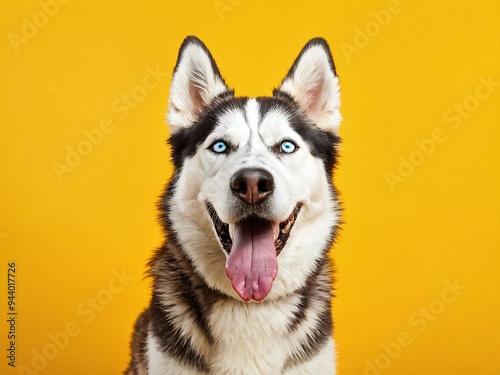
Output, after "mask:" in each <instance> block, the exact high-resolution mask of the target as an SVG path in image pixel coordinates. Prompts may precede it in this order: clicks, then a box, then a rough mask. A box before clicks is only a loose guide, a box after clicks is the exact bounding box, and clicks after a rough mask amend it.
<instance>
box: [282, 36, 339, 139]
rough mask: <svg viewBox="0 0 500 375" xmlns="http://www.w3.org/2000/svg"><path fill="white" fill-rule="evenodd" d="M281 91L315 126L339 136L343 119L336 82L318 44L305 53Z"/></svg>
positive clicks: (284, 82) (326, 57)
mask: <svg viewBox="0 0 500 375" xmlns="http://www.w3.org/2000/svg"><path fill="white" fill-rule="evenodd" d="M280 90H281V91H284V92H286V93H287V94H289V95H291V96H292V97H293V98H294V99H295V100H296V101H297V103H298V104H299V106H300V107H301V108H302V110H303V111H304V112H305V113H306V114H307V115H308V116H309V117H310V118H311V119H312V121H313V122H314V123H315V124H316V125H317V126H319V127H320V128H322V129H324V130H327V131H330V132H332V133H334V134H337V133H338V130H339V126H340V122H341V120H342V116H341V115H340V86H339V79H338V77H337V76H336V75H335V74H334V73H333V71H332V69H331V68H330V64H329V61H328V55H327V54H326V51H325V50H324V49H323V47H322V46H321V45H312V46H310V47H309V48H308V49H307V50H306V51H304V53H303V54H302V56H301V57H300V60H299V62H298V65H297V67H296V69H295V72H294V74H293V75H292V76H291V77H288V78H286V79H285V80H284V81H283V83H282V84H281V86H280Z"/></svg>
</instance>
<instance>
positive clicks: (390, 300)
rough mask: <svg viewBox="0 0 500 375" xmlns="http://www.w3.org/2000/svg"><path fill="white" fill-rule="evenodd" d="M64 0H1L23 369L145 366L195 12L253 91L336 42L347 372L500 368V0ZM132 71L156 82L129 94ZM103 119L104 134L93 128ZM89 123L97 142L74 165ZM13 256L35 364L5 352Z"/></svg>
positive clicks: (2, 194)
mask: <svg viewBox="0 0 500 375" xmlns="http://www.w3.org/2000/svg"><path fill="white" fill-rule="evenodd" d="M46 3H49V4H51V3H52V2H51V1H49V0H42V1H41V2H39V1H14V0H10V1H6V0H2V1H1V2H0V21H1V22H0V69H1V72H0V74H1V75H0V79H1V80H0V85H1V86H0V176H1V177H0V178H1V184H0V213H1V216H0V241H1V243H0V251H1V252H0V270H1V274H3V276H0V280H3V281H1V283H0V291H1V292H0V296H1V298H0V314H1V315H0V322H1V323H0V342H1V345H2V346H1V352H0V353H2V354H1V355H0V372H1V373H2V374H6V375H8V374H16V373H30V374H33V373H35V374H38V373H40V374H73V375H78V374H118V373H120V372H121V371H122V370H123V369H124V368H125V367H126V365H127V362H128V359H129V352H128V342H129V337H130V334H131V331H132V324H133V322H134V319H135V317H136V316H137V314H138V313H139V312H140V311H141V309H142V308H143V307H145V306H146V304H147V301H148V295H149V281H148V280H144V279H143V272H144V269H145V263H146V260H147V258H148V257H149V255H150V254H151V251H152V250H153V249H154V248H155V247H156V246H157V245H159V244H160V242H161V233H160V229H159V226H158V225H157V222H156V213H155V201H156V197H157V196H158V195H159V193H160V192H161V190H162V187H163V185H164V183H165V181H166V180H167V177H168V175H169V173H170V171H171V167H170V165H169V154H168V149H167V147H166V146H165V140H166V139H167V137H168V128H167V126H165V124H164V119H165V112H166V105H167V98H168V88H169V84H170V78H171V71H172V69H173V66H174V64H175V59H176V55H177V49H178V47H179V45H180V43H181V42H182V40H183V38H184V37H185V36H186V35H190V34H194V35H197V36H198V37H200V38H201V39H202V40H203V41H204V42H205V43H206V44H207V45H208V47H209V48H210V50H211V51H212V53H213V55H214V56H215V58H216V60H217V62H218V65H219V67H220V69H221V71H222V73H223V75H224V76H225V78H226V80H227V82H228V83H229V84H230V85H231V86H233V87H235V88H236V92H237V94H240V95H251V96H255V95H268V94H270V93H271V88H272V87H274V86H276V85H278V83H279V82H280V80H281V79H282V78H283V76H284V74H285V73H286V71H287V70H288V68H289V67H290V65H291V64H292V62H293V59H294V58H295V57H296V55H297V54H298V52H299V50H300V48H301V47H302V46H303V45H304V44H305V43H306V42H307V40H309V39H310V38H312V37H315V36H323V37H325V38H326V39H327V40H328V41H329V43H330V45H331V48H332V51H333V54H334V59H335V62H336V65H337V69H338V73H339V76H340V79H341V84H342V100H343V107H342V112H343V116H344V122H343V124H342V127H341V135H342V137H343V140H344V142H343V146H342V159H341V162H340V165H339V168H338V170H337V173H336V183H337V186H338V188H339V189H340V190H341V192H342V200H343V201H344V202H345V203H344V207H345V212H344V218H345V224H344V226H343V228H344V229H343V231H342V232H341V235H340V238H339V240H338V241H337V245H336V247H335V249H334V251H333V257H334V259H335V262H336V268H337V271H338V272H337V283H336V289H337V291H336V294H337V297H336V299H335V301H334V316H335V324H336V328H335V331H336V339H337V343H338V352H339V356H338V367H339V374H340V375H357V374H359V375H361V374H378V373H380V374H387V375H389V374H397V375H423V374H432V375H434V374H436V375H499V374H500V319H499V316H500V294H499V289H500V277H499V273H500V272H499V260H500V255H499V254H500V241H499V234H498V231H499V227H500V200H499V196H500V194H499V192H500V183H499V181H500V179H499V173H498V171H499V160H500V151H499V150H500V147H499V146H498V142H499V138H500V105H499V99H500V87H499V86H498V82H500V2H499V1H472V0H471V1H465V0H459V1H416V0H413V1H411V0H401V1H397V0H393V1H385V0H384V1H348V0H342V1H308V2H295V3H292V2H290V1H284V0H279V1H277V0H276V1H264V0H231V1H230V0H221V1H212V0H205V1H198V2H191V3H190V2H183V1H175V2H166V1H149V2H146V1H138V0H137V1H70V2H67V3H66V4H62V5H59V7H58V8H59V9H57V8H56V7H54V6H52V8H48V9H49V10H43V9H44V6H42V4H46ZM45 8H46V7H45ZM216 8H217V9H216ZM40 12H45V13H46V16H45V17H44V15H43V14H40ZM48 13H52V14H50V15H47V14H48ZM388 15H389V16H388ZM35 22H36V23H37V24H38V25H39V26H40V27H36V29H35V30H33V28H31V29H30V28H29V27H28V26H26V24H27V23H33V24H34V23H35ZM35 26H36V25H35ZM23 27H24V30H23ZM23 32H24V34H23ZM14 34H15V35H17V39H16V37H15V36H14ZM23 35H27V36H29V38H26V40H23V42H22V43H21V42H19V40H20V39H19V38H23V37H24V36H23ZM363 35H364V36H363ZM13 41H14V42H13ZM15 41H17V42H15ZM16 43H21V44H16ZM148 69H149V70H148ZM151 69H152V70H156V69H158V70H159V71H160V73H161V74H160V75H158V76H157V77H156V78H157V81H154V80H152V79H151V78H152V77H149V78H148V75H151V73H150V70H151ZM488 80H489V81H490V84H487V85H485V84H484V82H485V81H488ZM155 82H156V85H153V83H155ZM491 82H493V83H491ZM144 83H146V84H147V87H148V88H147V89H145V88H144ZM488 85H489V86H488ZM153 86H155V87H154V88H153ZM141 87H142V89H141ZM488 90H489V91H488ZM131 93H133V94H135V97H136V98H140V99H141V100H142V101H140V102H138V101H135V102H132V103H131V105H133V106H134V108H131V107H130V112H129V113H125V110H124V109H123V103H122V101H121V100H122V95H129V94H131ZM141 95H142V96H141ZM459 106H460V107H459ZM119 108H121V110H120V109H119ZM459 108H465V109H462V110H461V114H458V113H460V112H457V113H454V111H459ZM103 121H104V122H106V121H110V124H108V127H107V128H106V130H107V131H108V132H107V133H102V134H103V138H102V140H101V141H100V143H99V144H97V145H96V146H92V148H91V149H90V150H89V149H88V148H87V149H85V142H84V141H85V140H86V136H85V135H84V133H83V131H87V132H92V131H93V130H94V134H95V129H98V128H99V126H100V124H101V122H103ZM82 142H83V145H81V143H82ZM96 142H97V141H96ZM79 144H80V147H81V149H82V150H84V151H85V152H86V153H87V154H88V155H86V156H84V157H82V159H81V160H80V161H79V162H75V161H74V160H73V162H74V164H73V165H74V168H70V169H71V172H70V171H66V172H64V173H62V175H61V174H60V175H59V176H58V175H57V174H56V172H55V170H54V163H61V164H65V163H66V158H67V154H68V147H69V149H73V150H75V149H76V148H77V147H78V145H79ZM419 144H420V145H425V146H426V147H427V148H426V151H427V154H424V153H423V151H420V148H419V146H418V145H419ZM87 146H88V144H87ZM420 147H424V146H420ZM403 160H406V162H405V161H403ZM408 160H412V162H413V163H414V164H415V165H416V166H413V169H412V167H409V166H408V164H405V163H409V161H408ZM398 168H399V169H400V171H399V172H398ZM405 168H406V169H405ZM398 174H399V177H398V180H396V182H394V181H395V180H393V179H394V178H395V177H394V176H397V175H398ZM388 176H389V177H388ZM388 179H389V180H391V179H392V181H393V182H392V183H390V182H388ZM8 261H15V262H16V263H17V308H18V312H19V315H18V317H17V319H18V320H17V334H18V340H17V355H18V357H17V365H18V368H17V370H13V369H11V368H9V367H8V366H7V359H6V356H5V354H6V352H7V350H6V349H7V339H6V336H7V330H8V324H7V322H6V320H7V315H6V312H7V311H6V307H7V284H6V283H7V281H6V279H7V276H6V275H7V262H8ZM123 272H124V273H125V279H124V280H121V279H120V278H117V276H116V275H117V273H118V274H122V273H123ZM120 280H121V281H120ZM453 284H456V285H458V286H455V287H453V288H452V287H450V285H453ZM93 300H95V301H97V302H92V301H93ZM99 301H100V302H99ZM426 311H427V312H426ZM68 323H69V328H68ZM66 329H68V330H69V331H70V332H71V333H72V336H71V337H70V336H69V335H68V334H67V333H64V334H63V333H61V332H64V331H65V330H66ZM54 337H56V338H57V337H59V346H60V347H59V348H57V347H55V346H54V345H53V344H51V343H52V340H53V339H54ZM398 340H400V343H399V344H394V342H396V341H398ZM391 343H392V344H391ZM403 344H404V345H403ZM54 348H56V351H54ZM398 348H399V349H398ZM44 351H45V353H46V355H48V356H49V357H51V358H50V359H49V360H47V362H46V363H43V361H42V363H41V364H40V359H39V358H38V361H39V362H37V365H38V369H39V370H40V371H35V370H33V363H32V361H33V358H34V357H35V358H37V357H36V353H43V352H44ZM21 365H23V366H25V370H24V371H20V372H19V366H21ZM26 368H31V369H32V370H33V371H32V372H27V370H26Z"/></svg>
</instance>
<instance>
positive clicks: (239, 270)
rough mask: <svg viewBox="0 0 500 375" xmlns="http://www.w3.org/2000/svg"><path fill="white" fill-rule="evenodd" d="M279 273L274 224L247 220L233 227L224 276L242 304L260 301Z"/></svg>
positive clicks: (269, 289)
mask: <svg viewBox="0 0 500 375" xmlns="http://www.w3.org/2000/svg"><path fill="white" fill-rule="evenodd" d="M277 272H278V260H277V259H276V248H275V246H274V235H273V224H272V223H271V222H268V221H263V220H257V219H248V220H245V221H243V222H241V223H239V224H236V230H235V234H234V239H233V246H232V247H231V253H230V254H229V257H228V259H227V263H226V275H227V277H229V279H230V280H231V284H232V285H233V289H234V290H235V291H236V293H238V294H239V295H240V297H241V298H242V299H243V300H244V301H248V300H250V299H251V298H253V299H254V300H256V301H261V300H263V299H264V297H265V296H267V295H268V294H269V292H270V291H271V287H272V286H273V281H274V279H275V278H276V274H277Z"/></svg>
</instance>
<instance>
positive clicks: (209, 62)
mask: <svg viewBox="0 0 500 375" xmlns="http://www.w3.org/2000/svg"><path fill="white" fill-rule="evenodd" d="M224 92H228V93H230V94H233V92H232V90H230V89H229V88H228V87H227V85H226V83H225V82H224V79H223V78H222V76H221V74H220V72H219V69H218V68H217V65H216V63H215V61H214V59H213V58H212V55H211V54H210V51H209V50H208V48H207V47H206V46H205V45H204V44H203V42H202V41H201V40H199V39H198V38H196V37H194V36H188V37H187V38H186V39H184V42H183V43H182V45H181V47H180V49H179V56H178V58H177V64H176V65H175V69H174V74H173V77H172V85H171V86H170V97H169V103H168V113H167V122H168V124H169V125H170V128H171V129H170V133H171V134H173V133H175V132H176V131H177V130H179V129H182V128H187V127H189V126H191V125H192V124H193V122H194V121H195V120H196V118H197V117H198V115H199V113H200V112H201V111H202V109H203V108H204V107H205V106H207V105H208V104H210V102H211V101H212V100H213V99H214V98H215V97H217V96H218V95H220V94H222V93H224Z"/></svg>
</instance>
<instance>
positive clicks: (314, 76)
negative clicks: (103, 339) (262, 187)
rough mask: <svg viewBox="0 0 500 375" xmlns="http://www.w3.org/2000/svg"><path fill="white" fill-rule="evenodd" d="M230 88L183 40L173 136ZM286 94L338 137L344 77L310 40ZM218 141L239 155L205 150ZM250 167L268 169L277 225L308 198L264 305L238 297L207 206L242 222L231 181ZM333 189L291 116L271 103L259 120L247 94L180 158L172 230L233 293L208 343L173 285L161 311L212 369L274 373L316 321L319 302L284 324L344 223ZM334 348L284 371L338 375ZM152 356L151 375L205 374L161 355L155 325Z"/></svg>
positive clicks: (215, 312)
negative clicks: (292, 146) (288, 145)
mask: <svg viewBox="0 0 500 375" xmlns="http://www.w3.org/2000/svg"><path fill="white" fill-rule="evenodd" d="M226 90H227V87H226V86H225V84H224V82H223V80H222V79H221V78H220V76H219V75H218V74H216V73H215V72H214V71H213V69H212V66H211V64H210V57H209V56H208V55H207V54H206V53H205V51H204V50H203V49H202V48H201V47H200V46H199V45H197V44H192V45H189V46H187V47H186V48H185V49H184V51H183V53H182V56H181V60H180V64H179V66H178V67H177V70H176V72H175V74H174V77H173V83H172V88H171V94H170V103H169V112H168V121H169V124H170V126H171V132H172V133H175V132H176V131H178V130H179V129H180V128H186V127H188V126H190V125H191V124H192V123H193V121H195V119H196V117H197V116H198V114H199V112H200V111H201V110H203V107H204V106H206V105H208V104H209V103H210V101H211V100H213V98H214V97H215V96H217V95H219V94H220V93H222V92H224V91H226ZM280 90H282V91H284V92H287V93H288V94H290V95H291V96H292V97H293V98H294V99H295V100H296V101H297V102H298V104H299V105H300V107H301V108H302V110H303V111H304V112H305V114H306V115H307V116H309V117H310V118H311V119H312V120H313V121H314V122H315V123H316V124H317V125H318V126H319V127H321V128H322V129H324V130H327V131H330V132H332V133H337V131H338V127H339V124H340V120H341V116H340V112H339V107H340V97H339V85H338V78H337V77H336V76H335V75H334V74H333V72H332V70H331V69H330V66H329V63H328V57H327V55H326V52H325V50H324V49H323V48H322V47H321V46H319V45H312V46H310V47H309V49H308V50H306V51H305V52H304V53H303V54H302V57H301V59H300V61H299V62H298V65H297V67H296V69H295V72H294V74H293V75H292V76H290V77H288V78H287V79H285V80H284V81H283V84H282V86H281V87H280ZM222 138H223V139H225V140H227V141H229V142H231V144H232V145H233V147H234V151H232V152H230V153H229V154H227V155H216V154H215V153H213V152H212V151H210V150H209V149H208V148H209V146H210V145H211V144H212V143H213V142H214V141H216V140H218V139H222ZM284 139H287V140H292V141H293V142H295V143H296V144H297V146H298V150H297V151H296V152H294V153H292V154H282V155H277V154H276V153H275V152H273V151H272V148H273V147H274V146H275V145H277V144H279V143H280V142H281V141H283V140H284ZM249 167H255V168H263V169H265V170H267V171H269V172H270V173H271V174H272V175H273V177H274V182H275V188H274V191H273V194H271V195H270V196H269V198H268V201H269V203H270V206H271V208H272V210H271V211H272V212H273V217H272V218H271V219H272V220H273V221H275V222H282V221H285V220H286V219H287V218H288V217H289V215H290V214H291V212H292V210H293V209H294V207H295V205H296V203H297V202H300V203H302V209H301V212H300V213H299V215H298V217H297V220H296V223H295V226H294V227H293V229H292V231H291V235H290V238H289V240H288V242H287V244H286V246H285V248H284V249H283V251H282V252H281V254H280V255H279V256H278V266H279V269H278V274H277V277H276V280H275V281H274V284H273V287H272V289H271V292H270V293H269V294H268V295H267V296H266V297H265V299H264V302H263V303H257V302H248V303H242V301H241V298H240V297H239V296H238V295H237V294H236V292H235V291H234V290H233V288H232V285H231V282H230V281H229V279H228V278H227V277H226V275H225V272H224V269H225V263H226V254H225V252H224V251H223V250H222V248H221V245H220V243H219V240H218V238H217V236H216V234H215V230H214V228H213V224H212V221H211V219H210V217H209V215H208V212H207V209H206V202H207V201H208V202H210V203H211V204H212V205H213V207H214V209H215V210H216V212H217V214H218V215H219V217H220V219H221V220H222V221H223V222H225V223H228V224H229V225H230V228H231V226H233V225H234V224H235V220H237V218H235V217H233V215H232V211H233V210H231V206H232V205H234V204H236V202H237V199H238V198H237V197H235V196H234V194H232V192H231V189H230V179H231V176H232V175H233V174H234V173H235V172H236V171H238V170H240V169H241V168H249ZM331 194H332V192H331V190H330V187H329V184H328V181H327V178H326V175H325V171H324V165H323V163H322V161H321V160H320V159H318V158H317V157H314V156H313V155H312V153H311V150H310V149H309V146H308V144H307V143H306V142H305V141H304V140H302V139H301V137H300V136H299V135H298V134H297V133H296V132H295V131H294V130H293V128H292V126H291V125H290V121H289V118H288V114H287V113H284V112H282V111H280V110H278V109H275V110H271V111H269V112H268V113H267V115H266V116H265V117H264V118H263V119H260V115H259V104H258V102H257V100H255V99H250V100H248V102H247V104H246V107H245V108H244V109H243V110H241V109H237V108H234V109H230V110H228V111H227V112H226V113H224V114H223V115H221V116H220V117H219V118H218V123H217V125H216V127H215V129H214V131H213V132H212V134H210V135H209V136H208V138H207V139H206V141H205V143H204V144H202V145H201V146H200V147H199V149H198V152H197V153H196V154H195V155H194V156H193V157H191V158H189V159H186V160H184V164H183V167H182V171H181V173H180V175H179V176H178V180H177V183H176V188H175V193H174V196H173V197H172V199H171V201H170V203H171V206H170V212H169V214H170V217H173V218H175V220H173V223H172V226H173V228H172V230H173V231H174V232H175V233H176V236H177V240H178V241H179V243H181V244H182V246H183V248H184V249H186V253H187V255H188V256H189V258H190V259H191V261H192V263H193V265H194V267H195V269H196V271H197V272H198V274H199V275H201V276H202V277H203V278H204V280H205V282H206V283H207V284H208V285H209V286H210V287H211V288H214V289H217V290H219V291H221V292H223V293H225V294H227V295H229V296H231V297H233V299H229V301H224V302H217V303H216V304H215V305H214V306H213V308H212V310H211V311H212V312H211V314H210V316H209V317H208V319H209V321H208V324H209V326H210V331H211V332H212V334H213V336H214V343H212V344H210V345H209V344H208V343H207V342H206V338H204V337H203V334H202V333H201V332H200V331H199V328H198V327H197V326H196V324H195V322H194V320H193V317H191V315H190V314H189V312H188V311H185V310H184V309H183V308H182V306H178V305H177V304H176V301H175V300H174V301H173V300H172V297H171V296H172V295H175V293H174V291H172V290H169V289H168V288H172V287H173V285H166V286H164V288H165V289H164V290H163V291H162V294H163V296H164V298H163V308H164V309H165V310H166V311H168V313H169V317H170V318H172V319H173V322H174V324H175V325H176V327H179V328H180V329H181V332H182V334H187V333H189V335H191V337H192V339H191V344H192V348H193V350H195V351H197V352H198V353H199V354H201V355H202V356H203V357H204V358H208V359H209V361H210V366H211V369H212V371H213V373H214V374H217V375H219V374H220V375H223V374H228V375H229V374H230V375H276V374H278V372H277V371H279V369H282V368H283V366H284V365H285V361H286V359H287V358H289V356H290V355H291V353H294V352H296V351H297V349H298V348H299V346H300V344H301V343H302V342H303V340H304V338H305V337H306V336H307V334H308V333H310V331H311V330H312V329H313V328H314V327H316V326H317V323H318V320H319V319H320V316H321V312H322V311H321V309H322V307H321V306H320V305H319V302H314V300H313V301H312V302H311V305H310V306H309V307H308V309H306V310H305V311H306V315H305V316H304V318H303V319H302V320H301V324H300V325H299V326H298V328H297V329H296V330H295V331H294V332H290V331H289V329H288V324H289V322H290V320H291V319H292V318H293V316H294V309H297V305H298V302H299V301H298V298H299V297H298V296H297V295H295V294H294V292H295V291H296V290H297V289H298V288H301V287H303V286H304V284H305V282H306V279H307V276H308V275H309V274H310V272H311V270H313V269H314V267H315V264H316V261H317V259H319V258H320V256H321V252H322V251H323V249H324V248H325V246H326V245H327V244H328V243H329V241H330V236H331V233H332V229H333V226H334V225H336V223H337V222H338V220H339V218H338V215H337V207H336V206H335V205H336V203H335V201H334V200H333V199H332V198H333V197H332V196H331ZM207 234H208V235H207ZM304 249H307V250H306V251H307V255H305V254H304V251H305V250H304ZM324 281H325V282H327V283H328V282H330V281H331V280H324ZM169 296H170V299H169ZM315 303H316V304H318V305H317V306H316V305H315ZM334 353H335V351H334V343H333V339H330V340H329V341H328V343H327V344H326V345H325V346H324V347H323V348H322V349H321V351H320V353H319V354H318V355H316V356H315V357H314V358H313V359H311V360H310V361H308V362H306V363H303V364H301V365H299V366H295V367H290V368H289V369H287V370H284V371H282V372H281V374H285V375H299V374H314V375H333V374H334V373H335V354H334ZM147 355H148V361H149V374H152V375H160V374H173V375H175V374H183V375H184V374H188V375H190V374H191V375H201V374H199V373H198V372H196V371H193V370H192V369H189V368H186V367H184V366H182V365H181V364H180V363H178V362H177V361H175V360H173V359H171V358H170V357H168V356H166V355H165V354H163V353H162V352H161V351H160V349H159V346H158V343H157V341H156V339H155V338H154V336H153V334H152V333H151V331H150V333H149V336H148V353H147Z"/></svg>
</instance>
